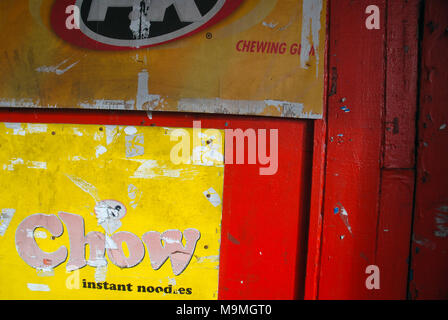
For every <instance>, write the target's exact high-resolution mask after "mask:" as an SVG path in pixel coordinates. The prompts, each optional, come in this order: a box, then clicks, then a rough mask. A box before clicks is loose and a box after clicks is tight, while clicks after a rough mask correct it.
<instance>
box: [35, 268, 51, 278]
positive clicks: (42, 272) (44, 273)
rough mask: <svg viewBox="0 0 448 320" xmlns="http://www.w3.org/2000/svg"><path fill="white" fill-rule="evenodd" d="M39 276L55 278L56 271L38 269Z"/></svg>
mask: <svg viewBox="0 0 448 320" xmlns="http://www.w3.org/2000/svg"><path fill="white" fill-rule="evenodd" d="M36 273H37V276H39V277H53V276H54V269H53V268H51V267H49V268H37V269H36Z"/></svg>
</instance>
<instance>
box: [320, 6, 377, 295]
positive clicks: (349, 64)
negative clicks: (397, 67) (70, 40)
mask: <svg viewBox="0 0 448 320" xmlns="http://www.w3.org/2000/svg"><path fill="white" fill-rule="evenodd" d="M371 4H372V2H371V1H350V0H338V1H331V4H330V6H331V8H330V12H331V17H330V36H329V43H330V47H329V50H330V61H329V70H330V71H329V72H330V74H329V77H330V88H329V89H330V94H329V95H330V97H329V107H328V137H329V138H328V141H327V144H328V147H327V169H326V185H325V197H324V228H323V237H322V256H321V271H320V282H319V298H320V299H351V298H354V299H362V298H369V297H370V296H371V295H372V293H371V291H369V290H367V289H366V287H365V279H366V275H365V269H366V266H368V265H370V264H375V261H374V260H375V249H376V234H377V227H378V212H379V204H378V200H379V189H380V159H381V150H382V136H383V108H384V92H385V86H384V82H385V74H384V69H385V61H384V56H385V49H384V48H385V18H384V16H385V7H386V1H384V0H383V1H375V5H377V6H378V7H379V8H380V13H381V15H382V19H381V23H380V29H379V30H368V29H366V27H365V19H366V18H367V15H366V14H365V10H366V8H367V7H368V6H369V5H371Z"/></svg>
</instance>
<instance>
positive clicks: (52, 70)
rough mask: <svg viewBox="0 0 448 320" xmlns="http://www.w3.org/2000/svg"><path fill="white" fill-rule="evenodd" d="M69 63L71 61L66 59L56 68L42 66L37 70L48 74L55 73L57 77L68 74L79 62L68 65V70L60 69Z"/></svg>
mask: <svg viewBox="0 0 448 320" xmlns="http://www.w3.org/2000/svg"><path fill="white" fill-rule="evenodd" d="M68 61H69V59H65V60H64V61H62V62H61V63H59V64H58V65H55V66H42V67H39V68H36V71H37V72H46V73H55V74H57V75H61V74H64V73H66V72H67V71H68V70H70V69H71V68H73V67H74V66H76V65H77V64H78V63H79V61H75V62H74V63H72V64H70V65H68V66H67V67H66V68H63V69H60V67H62V65H64V64H67V62H68Z"/></svg>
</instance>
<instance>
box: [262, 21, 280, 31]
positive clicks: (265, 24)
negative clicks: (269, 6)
mask: <svg viewBox="0 0 448 320" xmlns="http://www.w3.org/2000/svg"><path fill="white" fill-rule="evenodd" d="M262 25H263V26H265V27H267V28H270V29H274V28H275V27H276V26H277V25H278V23H274V22H269V23H267V22H266V21H263V23H262Z"/></svg>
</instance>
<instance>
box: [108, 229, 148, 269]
mask: <svg viewBox="0 0 448 320" xmlns="http://www.w3.org/2000/svg"><path fill="white" fill-rule="evenodd" d="M111 239H112V240H113V241H114V243H115V244H116V245H117V248H116V249H111V248H107V255H108V256H109V259H110V261H112V263H113V264H114V265H116V266H117V267H120V268H132V267H135V266H136V265H138V264H139V263H140V262H141V261H142V260H143V257H144V256H145V247H144V246H143V243H142V242H141V241H140V239H139V238H138V237H137V236H136V235H135V234H133V233H130V232H127V231H121V232H117V233H115V234H114V235H112V236H111ZM123 241H124V242H126V244H127V245H128V249H129V258H126V256H125V255H124V253H123V250H122V242H123Z"/></svg>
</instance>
